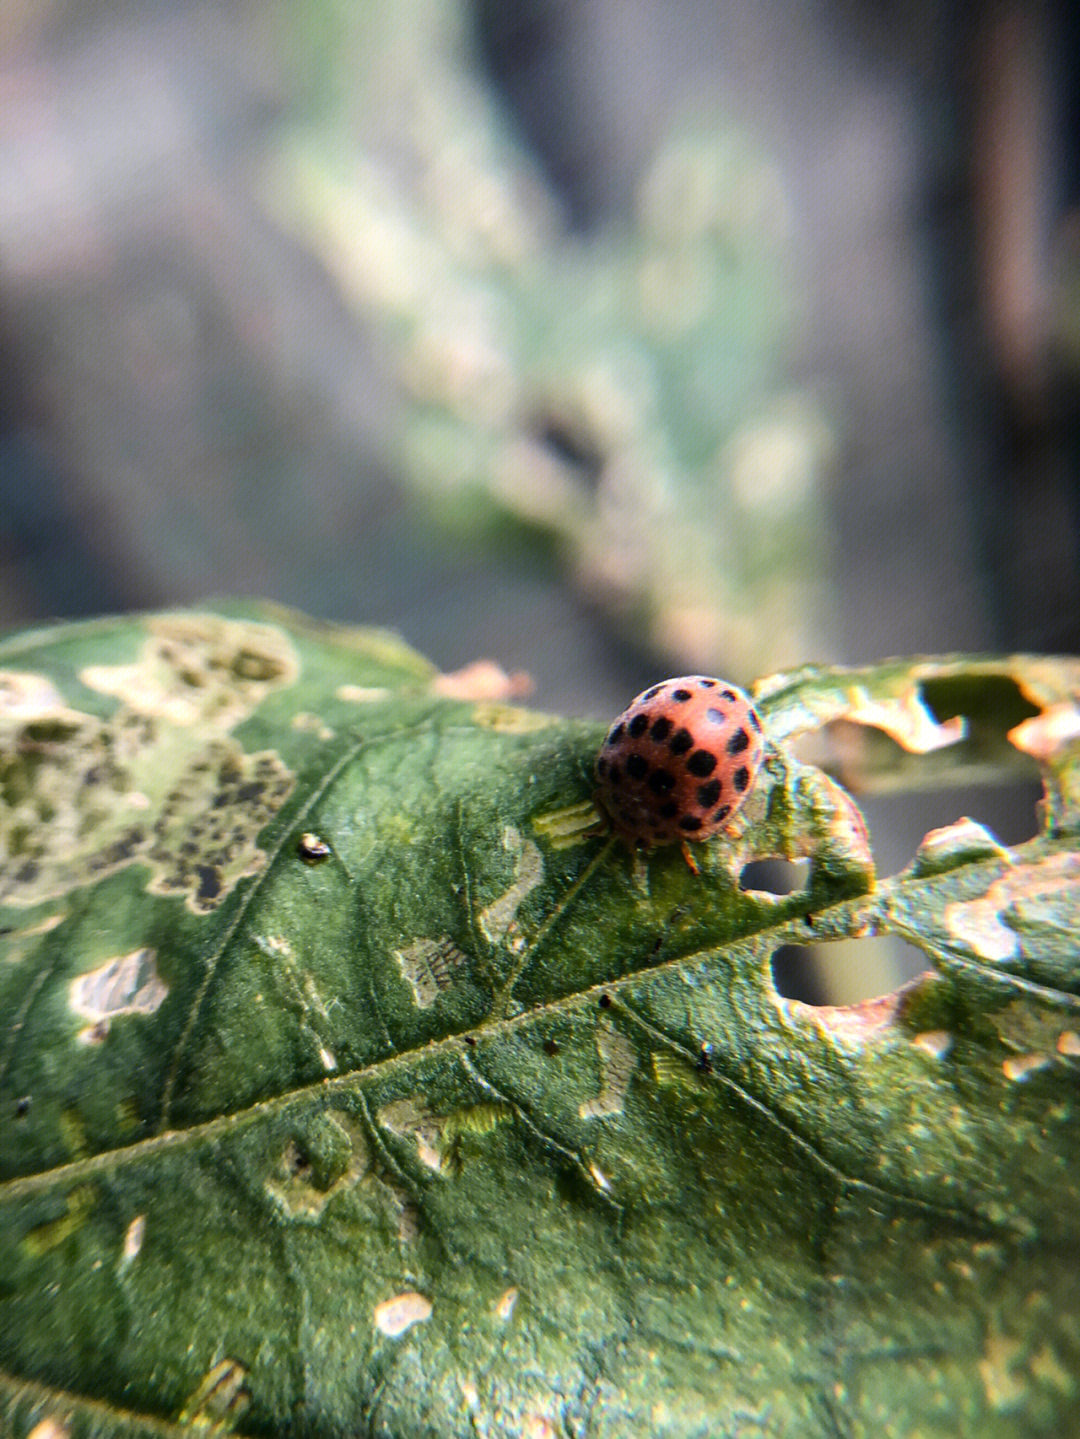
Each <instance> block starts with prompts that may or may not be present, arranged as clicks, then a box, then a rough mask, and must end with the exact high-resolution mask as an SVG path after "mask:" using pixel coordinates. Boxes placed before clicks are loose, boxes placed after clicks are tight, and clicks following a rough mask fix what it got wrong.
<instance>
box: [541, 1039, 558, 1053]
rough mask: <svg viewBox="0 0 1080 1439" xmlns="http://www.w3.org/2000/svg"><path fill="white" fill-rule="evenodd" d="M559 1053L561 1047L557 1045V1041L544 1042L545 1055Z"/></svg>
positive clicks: (546, 1040) (548, 1040)
mask: <svg viewBox="0 0 1080 1439" xmlns="http://www.w3.org/2000/svg"><path fill="white" fill-rule="evenodd" d="M558 1052H559V1046H558V1044H557V1043H556V1041H555V1040H554V1039H545V1040H544V1053H545V1054H558Z"/></svg>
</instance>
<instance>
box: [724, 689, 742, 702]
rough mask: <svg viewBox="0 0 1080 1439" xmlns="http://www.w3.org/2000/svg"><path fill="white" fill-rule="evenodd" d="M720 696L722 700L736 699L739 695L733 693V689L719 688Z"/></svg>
mask: <svg viewBox="0 0 1080 1439" xmlns="http://www.w3.org/2000/svg"><path fill="white" fill-rule="evenodd" d="M720 698H721V699H722V700H737V699H738V698H739V696H738V695H737V694H736V693H735V691H734V690H721V691H720Z"/></svg>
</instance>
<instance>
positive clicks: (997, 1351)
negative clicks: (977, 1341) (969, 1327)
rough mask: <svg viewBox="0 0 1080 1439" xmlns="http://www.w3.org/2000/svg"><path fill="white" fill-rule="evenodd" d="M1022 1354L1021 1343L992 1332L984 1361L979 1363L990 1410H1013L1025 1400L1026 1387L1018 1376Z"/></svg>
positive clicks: (997, 1332) (989, 1335)
mask: <svg viewBox="0 0 1080 1439" xmlns="http://www.w3.org/2000/svg"><path fill="white" fill-rule="evenodd" d="M1023 1352H1024V1346H1023V1345H1022V1344H1021V1343H1020V1342H1019V1341H1018V1340H1016V1339H1010V1338H1008V1337H1007V1336H1006V1335H1004V1334H1002V1333H1001V1332H1000V1330H996V1329H995V1330H991V1332H990V1333H989V1334H988V1335H987V1336H986V1344H985V1347H984V1349H983V1357H982V1359H980V1360H979V1377H980V1378H981V1379H982V1382H983V1388H984V1390H985V1391H986V1399H987V1402H988V1403H989V1404H990V1406H991V1408H993V1409H997V1410H1008V1409H1012V1408H1014V1407H1015V1406H1016V1405H1017V1404H1019V1403H1020V1402H1021V1400H1022V1399H1023V1397H1024V1391H1025V1388H1026V1385H1025V1383H1024V1380H1023V1379H1022V1378H1021V1377H1020V1376H1018V1375H1017V1374H1016V1373H1015V1371H1016V1370H1017V1369H1018V1368H1019V1367H1020V1365H1021V1363H1022V1362H1023Z"/></svg>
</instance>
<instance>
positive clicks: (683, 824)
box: [679, 814, 701, 834]
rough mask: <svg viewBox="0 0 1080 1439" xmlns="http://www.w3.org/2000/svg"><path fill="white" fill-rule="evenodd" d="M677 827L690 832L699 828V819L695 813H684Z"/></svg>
mask: <svg viewBox="0 0 1080 1439" xmlns="http://www.w3.org/2000/svg"><path fill="white" fill-rule="evenodd" d="M679 828H680V829H685V830H686V831H687V833H689V834H692V833H693V831H694V830H695V829H700V828H701V820H699V819H698V817H697V815H696V814H684V815H683V817H682V819H681V820H680V821H679Z"/></svg>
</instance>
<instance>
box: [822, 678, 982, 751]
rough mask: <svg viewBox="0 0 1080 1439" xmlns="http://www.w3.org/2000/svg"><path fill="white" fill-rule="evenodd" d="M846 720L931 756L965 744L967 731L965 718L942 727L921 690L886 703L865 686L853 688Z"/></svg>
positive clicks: (955, 717)
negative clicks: (948, 747) (884, 734)
mask: <svg viewBox="0 0 1080 1439" xmlns="http://www.w3.org/2000/svg"><path fill="white" fill-rule="evenodd" d="M843 718H844V719H846V720H849V721H850V722H851V723H852V724H863V725H872V726H873V727H874V728H875V729H879V730H883V731H884V732H885V733H886V734H887V735H888V736H889V737H890V739H894V740H895V741H896V743H897V744H898V745H900V746H901V747H902V748H903V749H906V750H908V751H909V752H910V753H911V754H930V753H931V752H932V751H933V750H937V749H944V748H945V747H946V746H947V745H951V744H956V743H958V741H960V740H962V739H963V738H964V735H965V733H966V731H967V723H966V721H965V720H964V717H963V715H953V716H952V718H951V719H947V720H945V721H944V722H943V723H940V724H939V723H938V721H937V720H936V719H935V718H934V716H933V715H932V714H931V713H930V710H929V709H928V708H927V705H926V701H925V700H924V699H923V697H922V692H921V690H920V689H919V688H918V687H917V686H912V687H911V688H909V689H906V690H905V691H904V692H903V693H902V694H900V695H895V696H892V697H890V698H887V699H882V698H880V697H879V696H874V695H871V694H870V692H869V691H868V690H866V689H864V688H863V687H862V686H861V685H853V686H852V687H851V689H849V690H848V707H847V709H846V710H845V711H844V713H843Z"/></svg>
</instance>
